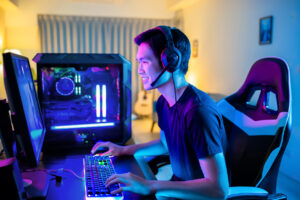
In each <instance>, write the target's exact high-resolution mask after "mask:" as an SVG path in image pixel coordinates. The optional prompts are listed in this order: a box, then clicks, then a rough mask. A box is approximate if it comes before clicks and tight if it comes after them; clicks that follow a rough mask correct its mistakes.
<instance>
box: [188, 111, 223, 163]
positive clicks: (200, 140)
mask: <svg viewBox="0 0 300 200" xmlns="http://www.w3.org/2000/svg"><path fill="white" fill-rule="evenodd" d="M186 124H187V132H188V137H189V138H188V139H189V141H190V144H192V146H193V148H194V150H195V152H196V155H197V157H198V159H199V158H205V157H208V156H211V155H215V154H217V153H220V152H223V148H222V135H221V134H223V131H221V130H222V121H221V119H220V115H219V114H218V112H217V111H216V110H215V109H214V108H212V107H210V106H198V107H195V108H193V109H191V110H190V111H189V112H188V113H187V115H186Z"/></svg>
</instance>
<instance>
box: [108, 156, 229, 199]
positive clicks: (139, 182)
mask: <svg viewBox="0 0 300 200" xmlns="http://www.w3.org/2000/svg"><path fill="white" fill-rule="evenodd" d="M199 163H200V165H201V169H202V171H203V175H204V178H201V179H195V180H189V181H156V180H155V181H154V180H150V181H149V180H145V179H143V178H141V177H139V176H137V175H134V174H132V173H126V174H115V175H113V176H111V177H110V178H108V179H107V180H106V186H109V185H111V184H114V183H123V184H125V186H122V187H121V188H119V189H117V190H115V191H113V192H112V194H115V193H118V192H122V191H131V192H135V193H139V194H143V195H148V194H154V193H155V194H156V196H157V197H158V198H160V197H172V198H179V199H197V200H201V199H218V200H219V199H225V198H226V196H227V194H228V187H229V184H228V177H227V170H226V165H225V159H224V155H223V153H218V154H216V155H214V156H210V157H208V158H205V159H201V160H199Z"/></svg>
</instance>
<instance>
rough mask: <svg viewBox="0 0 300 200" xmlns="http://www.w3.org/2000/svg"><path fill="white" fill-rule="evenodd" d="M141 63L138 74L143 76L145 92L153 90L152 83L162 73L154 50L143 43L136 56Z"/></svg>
mask: <svg viewBox="0 0 300 200" xmlns="http://www.w3.org/2000/svg"><path fill="white" fill-rule="evenodd" d="M136 60H137V61H138V63H139V68H138V73H139V75H140V76H141V78H142V80H143V84H144V89H145V90H151V89H153V88H152V86H151V83H152V82H153V81H154V80H155V79H156V77H158V75H159V73H160V72H161V71H162V68H161V66H160V65H159V60H158V59H157V58H156V57H155V55H154V53H153V51H152V49H151V48H150V46H149V45H148V44H147V43H144V42H143V43H141V44H140V46H139V48H138V52H137V54H136Z"/></svg>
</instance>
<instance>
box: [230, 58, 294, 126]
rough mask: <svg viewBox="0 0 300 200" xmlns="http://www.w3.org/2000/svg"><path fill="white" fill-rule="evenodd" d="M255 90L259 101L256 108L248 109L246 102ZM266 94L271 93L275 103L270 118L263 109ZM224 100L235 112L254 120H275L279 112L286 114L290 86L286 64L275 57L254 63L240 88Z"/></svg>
mask: <svg viewBox="0 0 300 200" xmlns="http://www.w3.org/2000/svg"><path fill="white" fill-rule="evenodd" d="M255 90H259V91H260V92H259V93H258V96H259V99H258V100H257V105H256V107H255V108H252V109H249V108H248V107H247V104H246V102H247V101H248V100H249V98H250V95H253V94H254V92H255ZM270 91H271V92H270ZM267 93H273V96H275V97H274V98H275V99H276V101H277V102H276V103H277V105H276V106H277V111H276V112H275V113H272V114H273V116H271V117H270V115H268V114H267V113H266V109H265V106H266V105H265V102H264V101H265V99H266V95H267ZM269 96H270V95H269ZM271 96H272V95H271ZM226 100H227V101H228V102H229V103H230V104H231V105H232V106H234V107H235V108H236V109H237V110H240V111H241V112H243V113H245V114H247V115H248V114H249V115H250V117H251V118H253V119H255V120H260V119H265V118H276V117H277V115H278V114H279V113H280V112H288V110H289V103H290V85H289V69H288V65H287V63H286V62H285V61H283V60H282V59H280V58H275V57H271V58H263V59H260V60H258V61H256V62H255V63H254V64H253V65H252V67H251V69H250V71H249V73H248V76H247V78H246V80H245V82H244V83H243V85H242V87H241V88H240V89H239V90H238V91H237V92H236V93H234V94H233V95H231V96H229V97H227V98H226ZM251 110H252V111H251ZM254 110H255V111H254ZM254 112H255V114H254ZM251 113H252V114H251ZM251 115H252V116H251Z"/></svg>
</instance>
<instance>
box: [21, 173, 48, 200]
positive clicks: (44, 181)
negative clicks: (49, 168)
mask: <svg viewBox="0 0 300 200" xmlns="http://www.w3.org/2000/svg"><path fill="white" fill-rule="evenodd" d="M22 178H23V185H24V190H25V192H26V193H27V198H28V199H36V198H38V199H46V196H47V192H48V187H49V180H50V178H49V175H48V174H47V173H46V172H44V171H33V172H22Z"/></svg>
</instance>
